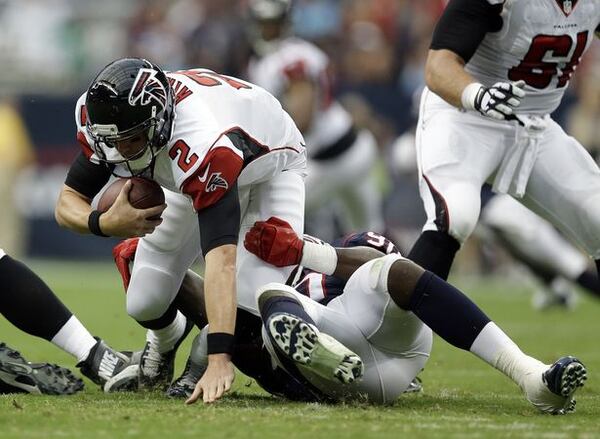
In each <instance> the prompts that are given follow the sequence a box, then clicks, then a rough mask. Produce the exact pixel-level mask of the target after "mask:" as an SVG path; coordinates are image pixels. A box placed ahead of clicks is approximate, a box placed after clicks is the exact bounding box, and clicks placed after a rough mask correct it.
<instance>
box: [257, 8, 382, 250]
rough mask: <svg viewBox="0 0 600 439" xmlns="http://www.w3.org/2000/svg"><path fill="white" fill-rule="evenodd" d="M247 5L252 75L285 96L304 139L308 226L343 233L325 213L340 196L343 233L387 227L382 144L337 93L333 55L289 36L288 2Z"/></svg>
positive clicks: (280, 97)
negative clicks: (378, 168)
mask: <svg viewBox="0 0 600 439" xmlns="http://www.w3.org/2000/svg"><path fill="white" fill-rule="evenodd" d="M248 7H249V14H250V19H251V23H252V31H253V47H254V56H253V57H252V58H251V59H250V62H249V65H248V79H249V80H250V82H253V83H255V84H258V85H260V86H261V87H264V88H265V89H267V90H268V91H270V92H271V93H273V95H274V96H275V97H277V98H278V99H279V100H280V101H281V103H282V105H283V107H284V108H285V109H286V110H287V111H288V112H289V114H290V116H291V117H292V119H294V122H296V125H297V126H298V128H299V129H300V131H301V132H302V134H303V135H304V138H305V139H306V145H307V148H306V151H307V154H308V159H309V169H310V172H309V174H308V176H307V178H306V214H307V218H306V227H307V232H308V233H314V234H319V236H322V237H323V238H326V239H334V238H335V237H336V236H338V235H339V232H336V231H335V230H333V229H334V227H333V224H331V223H332V222H333V218H332V215H327V214H325V213H326V212H330V211H332V210H334V209H333V204H332V200H335V202H340V205H339V206H335V207H339V208H340V210H342V212H341V218H339V222H340V226H341V227H342V228H344V229H346V230H342V233H347V232H350V231H352V230H377V231H383V229H384V223H383V207H382V196H381V194H380V191H379V190H378V188H377V185H376V182H375V179H374V175H373V169H374V166H375V164H376V161H377V156H378V149H377V144H376V141H375V138H374V137H373V135H372V134H371V132H369V131H368V130H366V129H357V128H356V127H355V126H354V123H353V121H352V116H351V115H350V114H349V113H348V112H347V111H346V110H345V109H344V108H343V107H342V105H341V104H340V103H339V102H338V101H336V100H335V99H333V98H332V96H331V86H330V83H331V72H330V65H329V59H328V56H327V55H326V54H325V53H324V52H323V51H322V50H321V49H319V48H318V47H317V46H315V45H314V44H312V43H310V42H308V41H306V40H303V39H301V38H298V37H296V36H293V35H291V32H290V30H289V28H290V26H291V24H290V23H289V21H290V17H289V15H290V8H291V1H290V0H252V1H250V2H249V4H248ZM356 206H360V208H357V207H356ZM325 211H326V212H325ZM324 223H330V224H331V225H330V226H329V228H327V226H326V225H325V224H324ZM311 227H312V228H314V229H315V230H311ZM317 231H318V232H320V233H317ZM323 233H325V234H327V235H331V236H323V235H322V234H323Z"/></svg>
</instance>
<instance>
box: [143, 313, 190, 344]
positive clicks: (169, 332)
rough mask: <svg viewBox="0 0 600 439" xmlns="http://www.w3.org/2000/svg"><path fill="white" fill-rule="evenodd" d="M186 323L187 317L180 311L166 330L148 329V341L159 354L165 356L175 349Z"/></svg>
mask: <svg viewBox="0 0 600 439" xmlns="http://www.w3.org/2000/svg"><path fill="white" fill-rule="evenodd" d="M186 321H187V319H186V318H185V316H184V315H183V314H181V312H180V311H177V315H176V316H175V319H174V320H173V321H172V322H171V323H170V324H169V325H168V326H166V327H165V328H162V329H148V332H147V333H146V341H149V342H150V343H152V344H153V345H155V346H156V349H157V350H158V352H160V353H161V354H164V353H165V352H168V351H170V350H172V349H173V348H174V347H175V343H177V341H178V340H179V339H180V338H181V336H182V335H183V332H184V331H185V324H186Z"/></svg>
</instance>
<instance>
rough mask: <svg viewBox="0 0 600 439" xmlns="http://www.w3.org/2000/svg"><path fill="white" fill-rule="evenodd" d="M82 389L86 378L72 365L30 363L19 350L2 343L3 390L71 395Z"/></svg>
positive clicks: (0, 375)
mask: <svg viewBox="0 0 600 439" xmlns="http://www.w3.org/2000/svg"><path fill="white" fill-rule="evenodd" d="M82 389H83V381H82V380H81V379H80V378H77V377H76V376H75V375H73V373H72V372H71V371H70V370H69V369H66V368H64V367H60V366H57V365H55V364H49V363H30V362H28V361H27V360H25V358H23V356H22V355H21V354H20V353H19V352H17V351H15V350H13V349H11V348H9V347H8V346H7V345H6V344H4V343H0V394H5V393H33V394H44V395H72V394H73V393H76V392H79V391H80V390H82Z"/></svg>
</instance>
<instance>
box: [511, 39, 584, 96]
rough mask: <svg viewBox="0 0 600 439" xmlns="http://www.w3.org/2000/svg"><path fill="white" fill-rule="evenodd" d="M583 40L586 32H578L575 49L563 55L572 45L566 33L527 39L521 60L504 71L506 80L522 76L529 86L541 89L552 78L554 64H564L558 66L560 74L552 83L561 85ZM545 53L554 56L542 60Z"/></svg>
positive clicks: (574, 60)
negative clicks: (507, 70)
mask: <svg viewBox="0 0 600 439" xmlns="http://www.w3.org/2000/svg"><path fill="white" fill-rule="evenodd" d="M587 41H588V32H587V31H585V32H579V33H578V34H577V41H575V50H574V51H573V54H572V55H571V57H570V58H567V57H568V56H569V53H570V52H571V48H572V47H573V40H572V39H571V37H570V36H569V35H537V36H536V37H534V38H533V40H532V41H531V46H530V47H529V51H528V52H527V55H525V58H523V61H521V63H520V64H519V65H518V66H516V67H513V68H512V69H510V71H509V72H508V79H510V80H511V81H519V80H521V79H522V80H523V81H525V83H526V84H527V85H529V86H531V87H534V88H537V89H543V88H546V87H548V85H550V82H551V81H552V78H553V77H554V76H555V75H556V74H557V73H558V65H559V64H564V66H563V67H562V68H561V69H560V70H561V75H560V76H559V77H558V84H557V85H556V87H557V88H561V87H564V86H565V85H567V83H568V82H569V79H571V75H572V74H573V70H575V67H577V64H579V60H580V59H581V55H582V54H583V51H584V50H585V46H586V44H587ZM548 54H550V55H551V56H552V57H553V58H558V59H556V60H552V61H545V60H544V58H546V56H547V55H548ZM560 58H563V59H562V60H561V59H560Z"/></svg>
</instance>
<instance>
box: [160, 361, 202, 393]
mask: <svg viewBox="0 0 600 439" xmlns="http://www.w3.org/2000/svg"><path fill="white" fill-rule="evenodd" d="M205 371H206V366H205V365H200V364H193V363H192V360H191V358H188V359H187V362H186V363H185V369H184V370H183V373H182V374H181V376H180V377H179V378H177V379H176V380H175V381H173V382H172V383H171V385H170V386H169V388H168V389H167V391H166V392H165V393H166V395H167V396H168V397H169V398H185V399H187V398H189V397H190V396H192V393H194V389H195V388H196V383H197V382H198V381H199V380H200V378H202V375H204V372H205Z"/></svg>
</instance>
